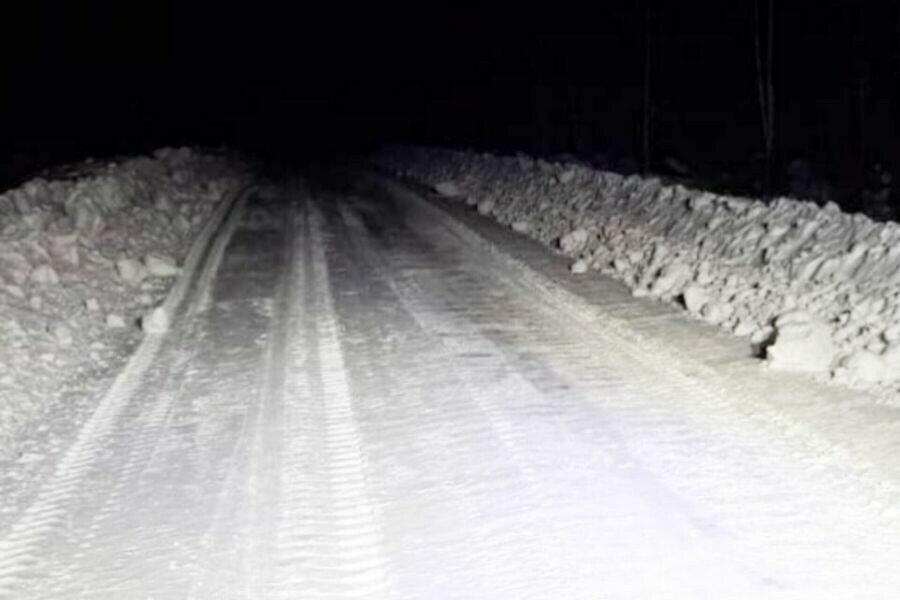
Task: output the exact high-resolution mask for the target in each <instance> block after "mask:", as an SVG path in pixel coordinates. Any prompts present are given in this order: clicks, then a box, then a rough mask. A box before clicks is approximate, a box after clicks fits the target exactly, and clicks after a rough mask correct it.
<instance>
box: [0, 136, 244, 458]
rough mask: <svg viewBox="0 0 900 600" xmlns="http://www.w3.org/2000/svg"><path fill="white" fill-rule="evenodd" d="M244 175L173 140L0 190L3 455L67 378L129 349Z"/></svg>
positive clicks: (232, 161) (232, 163) (240, 168)
mask: <svg viewBox="0 0 900 600" xmlns="http://www.w3.org/2000/svg"><path fill="white" fill-rule="evenodd" d="M246 178H247V168H246V166H244V165H243V163H241V162H240V161H239V160H238V159H237V158H235V157H231V156H229V155H227V154H223V153H218V154H216V153H202V152H198V151H195V150H191V149H187V148H182V149H168V148H167V149H162V150H159V151H157V152H155V153H154V154H153V156H150V157H138V158H132V159H127V160H122V161H120V162H111V163H98V162H93V161H88V162H85V163H83V164H79V165H71V166H67V167H63V168H61V169H55V170H52V171H47V172H45V173H43V174H41V176H39V177H36V178H34V179H32V180H31V181H28V182H27V183H25V184H24V185H22V186H20V187H18V188H16V189H12V190H8V191H6V192H4V193H2V194H0V332H2V340H3V343H2V344H0V374H2V378H0V460H2V459H4V458H12V457H14V456H15V453H16V452H17V450H16V444H18V443H19V442H18V440H19V436H20V435H21V434H22V432H24V431H26V430H27V429H28V427H29V426H30V424H31V423H32V420H33V419H35V418H37V415H39V414H40V413H41V412H42V411H46V410H52V408H51V407H53V406H54V405H55V403H56V402H57V401H58V400H59V398H60V397H61V394H62V392H63V389H64V388H65V386H66V385H70V386H84V385H87V383H86V382H87V380H88V379H89V377H88V375H87V372H88V371H89V370H94V371H97V370H102V369H103V368H105V366H106V365H107V364H110V361H111V360H112V359H113V357H114V356H116V353H117V352H118V353H119V354H123V353H125V352H126V351H127V349H128V345H129V344H133V341H134V340H135V338H136V337H137V336H139V335H140V329H139V328H138V327H137V323H138V322H139V317H140V315H141V314H143V313H144V312H145V311H146V310H147V307H148V306H152V305H154V304H157V303H158V302H159V301H160V300H161V299H162V297H163V296H164V295H165V293H166V291H167V290H168V286H170V285H171V283H172V281H173V279H172V278H173V277H174V276H176V275H177V274H178V273H179V271H180V268H179V267H178V262H179V260H181V259H183V257H184V254H185V253H186V252H187V249H188V247H189V245H190V243H191V241H192V240H193V238H194V235H195V234H196V233H197V231H199V228H200V226H202V224H203V223H204V222H205V220H206V218H207V215H209V214H210V212H211V211H212V208H213V206H214V205H215V204H216V203H217V202H218V201H219V200H220V199H221V198H222V197H223V196H224V195H225V194H227V193H228V192H229V191H230V190H233V189H235V188H236V187H237V186H239V185H242V183H243V182H244V181H246ZM154 327H155V328H156V329H158V328H159V324H158V323H156V322H155V321H154ZM129 340H130V341H129ZM95 344H98V345H97V346H95ZM87 348H90V349H91V350H90V351H86V349H87Z"/></svg>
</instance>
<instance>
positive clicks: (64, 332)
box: [49, 323, 74, 348]
mask: <svg viewBox="0 0 900 600" xmlns="http://www.w3.org/2000/svg"><path fill="white" fill-rule="evenodd" d="M49 330H50V335H52V336H53V339H54V340H55V341H56V343H57V344H58V345H59V347H60V348H68V347H70V346H71V345H72V343H73V342H74V338H73V336H72V330H71V329H70V328H69V326H68V325H66V324H65V323H53V324H52V325H50V328H49Z"/></svg>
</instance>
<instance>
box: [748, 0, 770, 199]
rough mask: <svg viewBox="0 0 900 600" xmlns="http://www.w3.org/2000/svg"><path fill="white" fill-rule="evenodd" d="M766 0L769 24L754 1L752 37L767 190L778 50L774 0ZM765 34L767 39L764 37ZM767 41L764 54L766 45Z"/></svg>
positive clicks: (757, 3)
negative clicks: (774, 75) (761, 16)
mask: <svg viewBox="0 0 900 600" xmlns="http://www.w3.org/2000/svg"><path fill="white" fill-rule="evenodd" d="M763 1H764V2H766V7H765V10H766V25H765V28H763V27H762V24H761V22H760V7H759V2H760V0H756V2H755V3H754V21H753V22H754V30H753V40H754V48H755V50H756V52H755V56H756V85H757V91H758V92H759V113H760V124H761V126H762V135H763V148H764V152H765V161H766V175H765V179H766V181H765V185H766V192H767V193H768V192H770V191H771V190H772V184H773V175H774V166H775V165H774V158H775V82H774V79H773V68H772V67H773V63H774V54H775V43H774V40H775V35H774V34H775V14H774V13H775V0H763ZM763 35H765V41H763V39H762V38H763ZM764 45H765V56H763V46H764Z"/></svg>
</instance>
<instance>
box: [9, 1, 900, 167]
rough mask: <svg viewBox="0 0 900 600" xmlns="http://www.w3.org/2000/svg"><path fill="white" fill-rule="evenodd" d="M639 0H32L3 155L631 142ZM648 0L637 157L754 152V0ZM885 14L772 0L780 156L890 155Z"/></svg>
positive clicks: (617, 145)
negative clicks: (318, 2) (613, 1)
mask: <svg viewBox="0 0 900 600" xmlns="http://www.w3.org/2000/svg"><path fill="white" fill-rule="evenodd" d="M649 1H650V0H645V2H633V3H620V4H619V5H617V6H615V7H612V6H610V7H609V8H604V9H603V10H599V11H598V10H593V11H592V12H591V13H585V12H580V11H578V10H574V9H570V8H565V7H562V6H560V7H550V6H544V7H543V8H542V9H541V11H540V12H536V13H534V14H530V15H529V14H524V12H523V10H522V9H521V8H519V9H516V10H514V11H510V12H500V11H496V12H493V13H492V12H490V11H488V10H486V9H479V10H465V11H462V10H459V9H454V10H450V9H443V10H439V9H437V8H435V6H434V5H433V4H432V5H428V6H420V7H419V8H418V9H416V10H411V9H409V8H408V7H402V8H393V9H385V8H384V7H382V6H378V7H371V6H370V7H369V8H367V9H365V10H361V9H359V8H358V7H356V6H353V5H350V4H347V5H332V6H331V8H330V9H329V10H328V12H327V13H323V12H322V11H321V9H320V10H317V11H313V10H312V9H311V8H310V9H307V8H304V5H302V4H299V3H297V4H295V5H294V6H293V9H294V10H295V11H299V12H298V13H297V14H293V13H289V12H288V11H286V10H282V11H281V12H277V11H272V9H271V8H269V7H266V8H263V7H262V5H259V6H256V5H254V4H252V3H244V4H242V5H241V6H239V7H235V8H230V9H229V8H225V7H224V6H223V4H219V5H215V6H213V5H200V4H192V3H189V2H137V1H135V2H117V3H93V4H92V3H65V4H63V3H58V6H47V7H41V6H35V5H33V4H32V5H30V6H31V7H32V8H30V9H28V10H29V13H30V14H27V15H26V14H15V15H12V14H10V15H7V16H6V18H5V19H4V23H5V25H6V27H5V30H6V33H5V34H4V36H2V38H3V42H2V43H3V45H4V47H3V53H4V54H3V56H4V61H5V63H6V64H5V69H4V70H5V77H4V79H5V82H4V94H3V96H2V99H0V111H2V113H0V114H2V117H0V118H2V122H0V125H2V127H3V131H4V139H5V142H4V144H5V147H4V154H5V156H6V160H5V162H6V163H7V164H12V162H14V161H15V160H20V159H21V160H24V159H23V158H22V157H30V158H29V159H32V160H44V161H52V160H59V159H71V158H78V157H82V156H84V155H87V154H109V153H116V152H133V151H141V150H145V149H148V148H150V147H154V146H158V145H161V144H177V143H188V142H199V143H220V142H221V143H228V144H232V145H237V146H241V147H244V148H250V149H256V150H265V151H269V152H270V153H272V154H279V153H280V154H284V153H286V152H288V151H291V152H294V153H297V154H302V155H310V154H314V153H317V152H319V151H334V150H339V149H349V150H355V149H365V148H368V147H371V146H372V145H373V144H375V143H378V142H382V141H391V140H404V141H421V142H434V143H446V144H451V145H456V146H471V147H478V148H486V149H487V148H496V149H500V150H515V149H521V150H525V151H529V152H542V153H552V152H561V151H575V152H580V153H591V152H596V151H613V152H616V153H619V154H628V155H636V154H638V153H639V145H638V140H639V132H640V125H641V98H642V92H643V85H644V82H643V65H644V50H645V47H644V42H645V35H646V31H647V28H646V27H645V14H646V13H645V9H646V6H647V2H649ZM74 4H80V6H75V5H74ZM654 4H655V6H656V8H657V18H656V21H655V23H656V25H655V28H656V29H655V30H654V31H655V34H654V37H653V40H654V48H655V50H654V52H653V54H652V57H653V67H654V77H653V79H652V83H653V92H654V94H653V100H654V106H655V108H656V112H655V118H654V129H653V133H654V136H653V151H654V155H655V156H657V157H661V156H665V155H666V154H673V155H676V156H679V157H681V158H682V159H684V160H687V161H688V162H690V163H693V164H695V165H699V166H702V167H704V168H706V169H721V168H732V167H734V166H735V165H739V164H741V163H748V162H749V161H750V160H751V158H752V155H753V154H754V153H756V152H759V151H760V150H761V149H762V140H761V134H760V125H759V113H758V103H757V95H756V94H757V92H756V87H755V86H756V80H755V71H754V62H753V37H752V31H753V29H752V27H753V18H752V15H753V3H752V2H721V1H719V2H678V3H664V2H662V1H661V0H657V1H656V2H655V3H654ZM607 6H609V5H607ZM550 17H555V18H552V19H551V18H550ZM552 21H556V23H553V22H552ZM898 24H900V17H898V9H897V8H896V7H894V6H890V5H888V4H885V5H884V7H882V5H881V4H880V3H878V4H876V3H872V4H871V5H866V4H864V5H860V4H858V3H849V2H816V3H778V6H777V8H776V43H775V55H776V61H775V63H776V64H775V89H776V107H777V110H776V136H777V141H778V143H777V151H778V156H779V159H780V160H781V162H782V163H785V162H786V161H787V160H789V159H790V158H792V157H795V156H798V155H806V156H808V157H809V158H810V159H812V160H813V162H814V163H815V164H816V165H817V166H819V167H820V168H821V169H822V170H823V171H825V172H829V173H831V174H832V175H833V176H835V177H838V178H844V179H848V180H849V179H852V178H853V177H858V175H859V172H860V169H861V167H860V165H861V161H862V162H874V161H876V160H881V161H882V162H885V163H887V164H889V165H895V164H896V163H897V161H896V160H895V159H894V156H895V155H897V154H898V143H897V140H898V136H897V134H896V131H897V127H898V124H897V122H896V116H895V112H896V110H895V106H896V104H897V88H898V85H897V82H898V73H900V63H898V61H900V52H898V31H900V28H898ZM861 82H862V83H863V85H862V87H861V86H860V83H861ZM861 89H862V90H863V93H862V94H860V90H861ZM861 152H862V153H861ZM16 157H19V158H18V159H17V158H16ZM898 166H900V165H898Z"/></svg>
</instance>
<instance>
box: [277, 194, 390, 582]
mask: <svg viewBox="0 0 900 600" xmlns="http://www.w3.org/2000/svg"><path fill="white" fill-rule="evenodd" d="M297 244H298V250H297V253H296V254H297V255H298V256H299V257H300V260H298V261H296V263H295V265H296V267H295V268H296V269H297V273H296V281H297V283H298V285H297V288H298V293H299V294H301V295H302V298H303V301H302V302H297V303H295V305H294V310H293V314H292V319H291V321H292V323H293V324H294V325H292V331H293V334H294V336H293V338H292V339H291V341H290V342H289V345H288V350H287V354H288V366H289V368H288V374H287V382H286V391H285V396H286V398H285V406H284V414H283V419H284V427H285V432H284V435H285V438H284V449H283V451H284V454H283V460H282V477H283V478H282V483H281V490H282V496H281V502H282V504H281V507H280V510H279V519H278V524H277V536H276V540H275V548H276V556H277V562H278V565H277V566H276V569H277V571H278V575H277V576H276V577H275V579H274V581H273V592H274V593H275V595H277V596H278V597H284V598H296V597H297V593H298V591H299V590H303V594H304V595H303V597H305V598H384V597H390V596H389V594H388V590H389V584H388V579H387V575H386V569H385V564H386V563H385V558H384V556H383V551H382V539H381V535H382V534H381V527H380V524H379V516H378V512H377V509H376V507H375V506H374V505H373V503H372V501H371V499H370V496H369V492H368V489H367V482H366V478H365V462H364V458H363V451H362V449H361V437H360V434H359V431H358V427H357V423H356V416H355V414H354V409H353V404H352V399H351V396H350V390H349V385H348V382H347V374H346V369H345V367H344V359H343V353H342V350H341V346H340V342H339V336H340V330H339V325H338V323H337V319H336V316H335V310H334V305H333V301H332V298H331V292H330V284H329V277H328V266H327V258H326V255H325V246H326V244H327V240H326V239H325V236H324V234H323V232H322V217H321V215H320V214H319V212H318V209H317V208H316V207H315V206H314V205H313V204H312V202H311V201H308V202H307V203H306V209H305V210H304V212H303V214H302V215H301V218H300V228H299V232H298V236H297Z"/></svg>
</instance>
